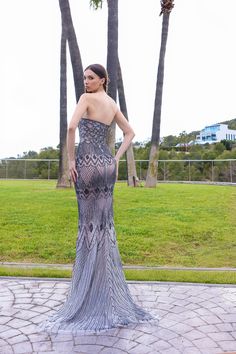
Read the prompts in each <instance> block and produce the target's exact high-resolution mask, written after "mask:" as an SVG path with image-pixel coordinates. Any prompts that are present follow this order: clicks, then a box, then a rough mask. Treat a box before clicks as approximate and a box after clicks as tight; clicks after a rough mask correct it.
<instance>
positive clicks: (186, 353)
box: [181, 347, 202, 354]
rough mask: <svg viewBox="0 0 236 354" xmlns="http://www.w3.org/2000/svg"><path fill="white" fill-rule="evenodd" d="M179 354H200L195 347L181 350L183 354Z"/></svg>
mask: <svg viewBox="0 0 236 354" xmlns="http://www.w3.org/2000/svg"><path fill="white" fill-rule="evenodd" d="M181 354H202V353H201V351H200V350H199V349H197V348H195V347H189V348H185V349H183V353H181Z"/></svg>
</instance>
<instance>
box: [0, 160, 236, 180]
mask: <svg viewBox="0 0 236 354" xmlns="http://www.w3.org/2000/svg"><path fill="white" fill-rule="evenodd" d="M135 163H136V169H137V175H138V178H139V180H145V179H146V175H147V169H148V160H135ZM58 167H59V160H58V159H40V160H39V159H2V160H0V178H1V179H57V178H58ZM126 179H127V168H126V161H125V160H121V161H120V164H119V180H126ZM158 180H159V181H163V182H169V181H179V182H181V181H188V182H190V181H192V182H194V181H195V182H197V181H200V182H205V183H210V182H227V183H236V159H227V160H226V159H224V160H159V161H158Z"/></svg>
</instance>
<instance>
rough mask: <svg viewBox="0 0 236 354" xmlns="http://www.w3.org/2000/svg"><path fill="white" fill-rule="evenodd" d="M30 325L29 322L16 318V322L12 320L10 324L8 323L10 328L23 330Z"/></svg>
mask: <svg viewBox="0 0 236 354" xmlns="http://www.w3.org/2000/svg"><path fill="white" fill-rule="evenodd" d="M29 323H30V322H29V321H24V320H21V319H19V318H15V319H14V320H11V321H10V322H8V326H10V327H13V328H22V327H25V326H28V325H29Z"/></svg>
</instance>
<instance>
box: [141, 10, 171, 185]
mask: <svg viewBox="0 0 236 354" xmlns="http://www.w3.org/2000/svg"><path fill="white" fill-rule="evenodd" d="M169 17H170V13H163V20H162V34H161V49H160V56H159V65H158V72H157V83H156V96H155V105H154V114H153V123H152V137H151V148H150V154H149V164H148V172H147V178H146V183H145V187H156V183H157V169H158V149H159V141H160V126H161V106H162V92H163V81H164V62H165V52H166V43H167V36H168V27H169Z"/></svg>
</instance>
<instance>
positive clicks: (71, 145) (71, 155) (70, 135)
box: [67, 93, 88, 182]
mask: <svg viewBox="0 0 236 354" xmlns="http://www.w3.org/2000/svg"><path fill="white" fill-rule="evenodd" d="M87 107H88V103H87V94H86V93H85V94H83V95H81V96H80V99H79V102H78V104H77V106H76V108H75V111H74V114H73V116H72V118H71V121H70V124H69V127H68V131H67V150H68V160H69V170H70V175H71V178H72V180H73V182H76V180H77V177H78V173H77V170H76V168H75V131H76V129H77V127H78V124H79V121H80V119H81V118H82V116H83V114H84V113H85V112H86V110H87Z"/></svg>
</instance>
